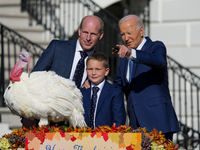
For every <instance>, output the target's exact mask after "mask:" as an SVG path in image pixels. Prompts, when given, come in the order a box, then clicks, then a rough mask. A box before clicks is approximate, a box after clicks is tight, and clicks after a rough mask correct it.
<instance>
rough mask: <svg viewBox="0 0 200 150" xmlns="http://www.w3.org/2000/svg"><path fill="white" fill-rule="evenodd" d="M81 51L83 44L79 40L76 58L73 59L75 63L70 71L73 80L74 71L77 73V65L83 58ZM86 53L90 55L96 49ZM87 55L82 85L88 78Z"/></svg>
mask: <svg viewBox="0 0 200 150" xmlns="http://www.w3.org/2000/svg"><path fill="white" fill-rule="evenodd" d="M80 51H83V49H82V47H81V45H80V44H79V41H78V40H77V42H76V52H75V56H74V60H73V64H72V69H71V73H70V79H71V80H73V77H74V73H75V70H76V66H77V64H78V61H79V60H80V58H81V54H80ZM86 53H87V55H88V56H89V55H91V54H92V53H94V49H93V50H92V51H90V52H86ZM88 56H87V57H88ZM87 57H86V58H85V68H84V73H83V78H82V82H81V86H82V85H83V83H84V82H85V80H86V78H87V74H86V60H87ZM66 59H67V58H66Z"/></svg>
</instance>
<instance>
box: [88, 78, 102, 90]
mask: <svg viewBox="0 0 200 150" xmlns="http://www.w3.org/2000/svg"><path fill="white" fill-rule="evenodd" d="M104 84H105V79H104V80H103V81H102V82H101V83H99V84H98V85H94V83H93V82H91V89H92V88H93V87H94V86H96V87H98V88H99V89H100V90H101V89H102V88H103V86H104Z"/></svg>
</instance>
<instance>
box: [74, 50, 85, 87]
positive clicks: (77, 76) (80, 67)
mask: <svg viewBox="0 0 200 150" xmlns="http://www.w3.org/2000/svg"><path fill="white" fill-rule="evenodd" d="M80 53H81V59H80V60H79V61H78V64H77V66H76V70H75V72H74V77H73V81H74V82H75V83H76V86H77V88H80V86H81V81H82V78H83V72H84V68H85V67H84V66H85V63H84V60H85V58H86V57H87V53H85V52H83V51H80Z"/></svg>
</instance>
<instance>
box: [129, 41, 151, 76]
mask: <svg viewBox="0 0 200 150" xmlns="http://www.w3.org/2000/svg"><path fill="white" fill-rule="evenodd" d="M146 41H147V40H146V38H144V39H143V40H142V42H141V43H140V45H139V46H138V47H137V48H136V49H137V50H141V49H142V47H143V46H144V44H145V42H146ZM131 50H132V53H131V55H130V56H129V57H128V59H132V60H136V58H137V56H136V50H135V49H133V48H131ZM127 67H128V68H127V72H126V79H127V80H129V63H128V66H127Z"/></svg>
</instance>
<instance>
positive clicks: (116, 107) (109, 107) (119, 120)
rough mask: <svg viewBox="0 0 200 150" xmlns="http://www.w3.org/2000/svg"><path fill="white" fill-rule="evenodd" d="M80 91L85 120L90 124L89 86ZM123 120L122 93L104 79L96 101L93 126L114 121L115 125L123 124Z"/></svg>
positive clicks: (124, 118)
mask: <svg viewBox="0 0 200 150" xmlns="http://www.w3.org/2000/svg"><path fill="white" fill-rule="evenodd" d="M81 92H82V94H83V107H84V109H85V114H84V117H85V122H86V124H87V125H88V126H90V110H91V88H89V89H85V88H83V89H81ZM125 121H126V112H125V107H124V94H123V92H122V91H121V90H120V89H118V88H115V87H114V85H112V84H110V83H108V82H107V81H105V84H104V86H103V89H102V91H101V94H100V97H99V101H98V106H97V112H96V119H95V126H96V127H98V126H103V125H109V126H112V125H113V123H115V124H116V127H117V126H119V125H124V124H125Z"/></svg>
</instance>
